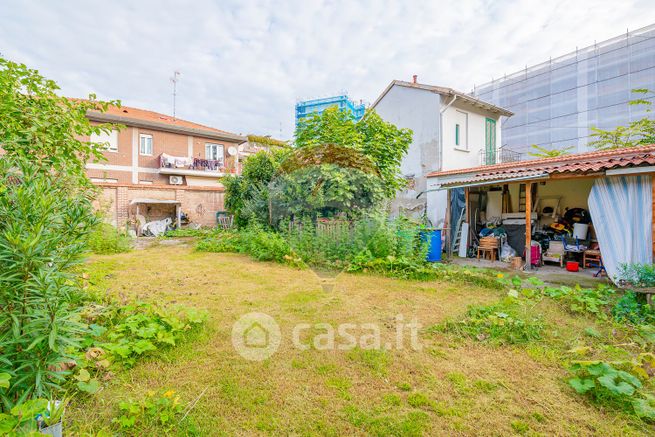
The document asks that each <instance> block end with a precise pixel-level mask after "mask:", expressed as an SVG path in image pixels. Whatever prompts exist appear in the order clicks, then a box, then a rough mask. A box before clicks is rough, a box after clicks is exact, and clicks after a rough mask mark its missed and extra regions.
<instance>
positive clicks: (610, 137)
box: [589, 88, 655, 150]
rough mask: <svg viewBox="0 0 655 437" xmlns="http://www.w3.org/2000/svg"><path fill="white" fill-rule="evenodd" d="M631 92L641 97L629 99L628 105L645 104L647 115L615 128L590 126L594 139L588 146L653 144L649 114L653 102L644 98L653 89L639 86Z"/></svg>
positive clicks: (653, 130)
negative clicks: (606, 128)
mask: <svg viewBox="0 0 655 437" xmlns="http://www.w3.org/2000/svg"><path fill="white" fill-rule="evenodd" d="M632 92H633V93H637V94H640V95H641V96H642V97H640V98H637V99H635V100H631V101H630V102H629V105H632V106H640V105H641V106H646V107H647V109H646V113H647V115H646V116H645V117H643V118H641V119H639V120H635V121H632V122H630V123H628V125H627V126H617V127H616V128H615V129H608V130H605V129H598V128H596V127H592V128H591V130H592V132H593V134H592V136H593V137H594V138H595V139H594V140H593V141H590V142H589V145H590V146H592V147H594V148H596V149H598V150H611V149H621V148H625V147H637V146H644V145H647V144H655V119H653V118H652V117H651V116H650V115H649V114H650V113H651V109H650V108H651V106H652V104H653V102H652V101H651V100H648V99H646V98H644V97H645V96H646V95H647V94H649V93H650V94H652V93H653V91H651V90H648V89H646V88H639V89H634V90H632Z"/></svg>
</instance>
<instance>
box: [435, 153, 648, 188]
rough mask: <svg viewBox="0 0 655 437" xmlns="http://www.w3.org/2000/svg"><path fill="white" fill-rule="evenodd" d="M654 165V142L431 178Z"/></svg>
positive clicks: (502, 176)
mask: <svg viewBox="0 0 655 437" xmlns="http://www.w3.org/2000/svg"><path fill="white" fill-rule="evenodd" d="M640 165H655V144H653V145H648V146H640V147H631V148H626V149H613V150H603V151H598V152H589V153H578V154H572V155H565V156H558V157H554V158H545V159H535V160H532V161H516V162H506V163H501V164H495V165H485V166H480V167H473V168H462V169H457V170H447V171H436V172H432V173H429V174H428V175H427V176H428V178H443V179H447V180H449V181H451V180H452V181H455V180H457V182H458V183H461V182H462V181H464V180H465V181H467V182H470V181H486V180H494V179H508V178H519V177H526V176H532V175H536V174H548V175H550V174H554V173H593V172H599V171H604V170H610V169H613V168H622V167H636V166H640Z"/></svg>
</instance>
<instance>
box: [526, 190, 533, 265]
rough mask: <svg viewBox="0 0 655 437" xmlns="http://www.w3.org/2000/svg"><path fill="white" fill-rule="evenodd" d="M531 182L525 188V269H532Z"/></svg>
mask: <svg viewBox="0 0 655 437" xmlns="http://www.w3.org/2000/svg"><path fill="white" fill-rule="evenodd" d="M531 255H532V182H529V183H527V184H526V187H525V268H526V270H529V269H531V268H532V262H531V261H532V260H531Z"/></svg>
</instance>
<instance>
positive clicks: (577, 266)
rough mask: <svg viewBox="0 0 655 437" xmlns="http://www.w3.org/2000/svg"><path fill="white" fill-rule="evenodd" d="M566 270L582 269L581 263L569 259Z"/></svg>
mask: <svg viewBox="0 0 655 437" xmlns="http://www.w3.org/2000/svg"><path fill="white" fill-rule="evenodd" d="M566 270H568V271H569V272H577V271H578V270H580V263H579V262H577V261H567V262H566Z"/></svg>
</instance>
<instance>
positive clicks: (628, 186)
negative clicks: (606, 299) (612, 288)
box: [589, 175, 653, 280]
mask: <svg viewBox="0 0 655 437" xmlns="http://www.w3.org/2000/svg"><path fill="white" fill-rule="evenodd" d="M652 195H653V186H652V183H651V177H650V176H645V175H639V176H614V177H606V178H600V179H597V180H596V181H595V182H594V185H593V187H592V188H591V193H590V194H589V213H590V214H591V220H592V223H593V225H594V230H595V231H596V237H597V238H598V244H599V246H600V251H601V254H602V257H603V264H605V269H606V270H607V274H608V276H609V277H610V278H612V280H615V279H616V275H617V273H618V271H619V267H620V265H621V264H651V263H652V262H653V239H652V222H653V210H652V208H653V206H652V205H653V204H652V202H653V198H652Z"/></svg>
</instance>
